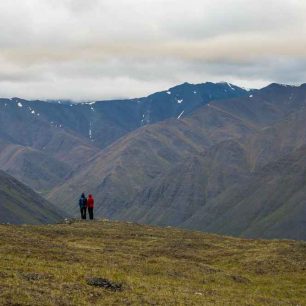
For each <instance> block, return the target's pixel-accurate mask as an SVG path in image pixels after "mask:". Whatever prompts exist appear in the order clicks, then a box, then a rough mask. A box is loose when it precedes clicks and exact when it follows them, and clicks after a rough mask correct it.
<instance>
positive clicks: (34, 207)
mask: <svg viewBox="0 0 306 306" xmlns="http://www.w3.org/2000/svg"><path fill="white" fill-rule="evenodd" d="M0 211H1V214H0V222H1V223H7V222H9V223H13V224H20V223H31V224H41V223H54V222H57V221H59V220H61V219H62V218H63V215H61V213H62V211H57V210H56V209H55V208H54V207H53V206H52V204H51V203H49V202H48V201H46V200H45V199H44V198H42V197H41V196H40V195H38V194H37V193H35V192H34V191H33V190H31V189H30V188H29V187H27V186H25V185H23V184H22V183H20V182H19V181H17V180H16V179H14V178H13V177H12V176H10V175H8V174H6V173H5V172H3V171H1V170H0Z"/></svg>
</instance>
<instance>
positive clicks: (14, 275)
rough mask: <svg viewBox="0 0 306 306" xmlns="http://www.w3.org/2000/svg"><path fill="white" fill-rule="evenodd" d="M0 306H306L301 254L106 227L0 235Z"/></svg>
mask: <svg viewBox="0 0 306 306" xmlns="http://www.w3.org/2000/svg"><path fill="white" fill-rule="evenodd" d="M93 277H97V278H104V279H107V280H109V281H111V282H113V283H118V284H122V290H121V291H111V290H108V289H104V288H100V287H94V286H91V285H89V284H88V283H87V279H89V278H93ZM0 305H306V244H305V243H303V242H298V241H290V240H283V241H281V240H270V241H269V240H251V239H239V238H231V237H224V236H218V235H211V234H205V233H200V232H192V231H186V230H179V229H175V228H158V227H151V226H144V225H139V224H133V223H123V222H109V221H106V220H104V221H93V222H89V221H87V222H79V221H76V222H72V223H71V224H57V225H47V226H13V225H1V226H0Z"/></svg>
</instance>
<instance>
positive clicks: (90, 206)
mask: <svg viewBox="0 0 306 306" xmlns="http://www.w3.org/2000/svg"><path fill="white" fill-rule="evenodd" d="M94 204H95V200H94V198H93V196H92V195H91V194H90V195H89V196H88V199H87V209H88V214H89V219H90V220H93V209H94Z"/></svg>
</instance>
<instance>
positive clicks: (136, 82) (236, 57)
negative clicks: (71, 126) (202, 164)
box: [0, 0, 306, 100]
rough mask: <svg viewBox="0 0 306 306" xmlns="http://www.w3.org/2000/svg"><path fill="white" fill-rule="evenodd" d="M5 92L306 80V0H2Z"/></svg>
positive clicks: (137, 90) (147, 89) (118, 91)
mask: <svg viewBox="0 0 306 306" xmlns="http://www.w3.org/2000/svg"><path fill="white" fill-rule="evenodd" d="M0 27H1V29H3V30H2V31H0V65H1V70H0V96H17V95H18V96H21V97H25V98H72V99H77V100H83V99H106V98H117V97H133V96H142V95H147V94H150V93H152V92H154V91H156V90H162V89H166V88H168V87H170V86H173V85H176V84H177V83H180V82H185V81H188V82H194V83H196V82H205V81H220V80H227V81H231V82H236V83H238V85H239V84H240V85H244V86H248V87H253V86H257V87H258V86H263V85H266V84H267V83H269V82H282V83H303V82H305V79H306V72H305V71H306V70H305V66H306V65H305V63H306V54H305V46H306V35H305V34H306V2H305V1H302V0H279V1H275V0H270V1H264V0H258V1H250V0H216V1H208V0H202V1H200V0H190V1H188V2H186V1H182V0H163V1H161V0H142V1H140V0H112V1H111V0H91V1H85V0H62V1H58V0H24V1H20V0H11V1H2V2H0Z"/></svg>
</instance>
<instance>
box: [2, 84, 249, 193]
mask: <svg viewBox="0 0 306 306" xmlns="http://www.w3.org/2000/svg"><path fill="white" fill-rule="evenodd" d="M246 94H248V91H247V90H245V89H242V88H239V87H237V86H234V85H231V84H229V83H217V84H214V83H205V84H198V85H192V84H188V83H184V84H182V85H179V86H176V87H173V88H171V89H169V90H168V91H163V92H159V93H155V94H152V95H150V96H148V97H144V98H140V99H128V100H118V101H97V102H88V103H78V104H75V103H72V102H70V101H48V102H43V101H26V100H23V99H19V98H12V99H0V169H2V170H5V171H8V172H9V173H11V174H12V175H14V176H16V177H17V178H18V179H20V180H21V181H22V182H24V183H26V184H28V185H29V186H31V187H32V188H34V189H35V190H38V191H40V192H44V193H45V192H49V191H50V189H51V188H53V187H54V186H55V185H59V184H61V183H62V182H63V179H66V178H67V177H69V176H70V175H71V174H72V173H74V172H75V171H77V169H78V168H79V167H81V166H82V165H83V164H84V163H87V162H88V161H89V160H91V159H92V158H94V157H95V156H96V154H97V153H98V152H100V151H101V149H102V148H106V147H107V146H109V145H110V144H112V143H114V142H115V141H116V140H118V139H119V138H120V137H122V136H124V135H126V134H127V133H129V132H131V131H133V130H135V129H138V128H139V127H141V126H144V125H147V124H150V123H154V122H159V121H162V120H164V119H167V118H171V117H175V118H176V117H178V116H181V117H182V116H185V115H187V114H188V113H190V112H192V111H193V110H195V109H197V108H199V107H200V106H202V105H205V104H207V103H208V102H209V101H211V100H215V99H221V98H231V97H236V96H241V95H246Z"/></svg>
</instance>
